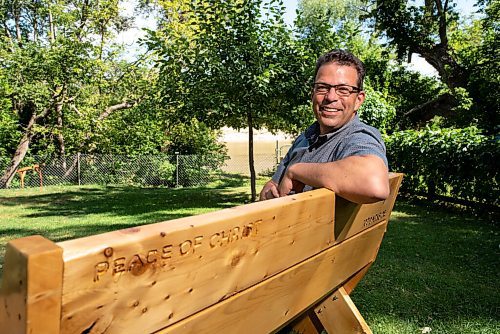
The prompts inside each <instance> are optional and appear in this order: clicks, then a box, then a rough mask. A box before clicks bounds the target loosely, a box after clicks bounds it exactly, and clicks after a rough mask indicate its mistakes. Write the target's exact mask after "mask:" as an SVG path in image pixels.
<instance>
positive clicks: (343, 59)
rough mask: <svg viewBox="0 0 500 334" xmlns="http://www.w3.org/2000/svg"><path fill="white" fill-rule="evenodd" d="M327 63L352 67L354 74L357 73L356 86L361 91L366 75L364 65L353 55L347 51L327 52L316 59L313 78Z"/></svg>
mask: <svg viewBox="0 0 500 334" xmlns="http://www.w3.org/2000/svg"><path fill="white" fill-rule="evenodd" d="M328 63H337V64H339V65H344V66H352V67H354V68H355V69H356V72H357V73H358V82H357V86H358V87H359V89H363V80H364V78H365V73H366V71H365V65H364V64H363V62H362V61H361V60H359V59H358V58H357V57H356V56H355V55H353V54H352V53H350V52H348V51H345V50H339V49H334V50H331V51H328V52H327V53H325V54H324V55H322V56H321V57H319V58H318V61H317V62H316V70H315V71H314V78H316V75H317V74H318V71H319V68H320V67H321V66H323V65H324V64H328Z"/></svg>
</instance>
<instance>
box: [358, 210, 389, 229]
mask: <svg viewBox="0 0 500 334" xmlns="http://www.w3.org/2000/svg"><path fill="white" fill-rule="evenodd" d="M386 215H387V210H384V211H381V212H378V213H376V214H374V215H373V216H370V217H367V218H365V220H363V227H369V226H372V225H373V224H375V223H378V222H379V221H381V220H383V219H384V218H385V217H386Z"/></svg>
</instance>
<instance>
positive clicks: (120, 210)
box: [0, 179, 500, 334]
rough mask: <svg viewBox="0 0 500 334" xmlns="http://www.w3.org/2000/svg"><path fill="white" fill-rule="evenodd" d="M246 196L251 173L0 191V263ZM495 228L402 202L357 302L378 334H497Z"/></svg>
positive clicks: (499, 241) (499, 262)
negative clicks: (35, 248) (198, 183)
mask: <svg viewBox="0 0 500 334" xmlns="http://www.w3.org/2000/svg"><path fill="white" fill-rule="evenodd" d="M260 181H261V184H262V180H260ZM258 187H259V188H260V186H258ZM248 200H249V194H248V181H247V180H245V179H233V180H231V181H227V182H225V183H223V182H220V183H218V184H213V185H211V186H208V187H204V188H179V189H161V188H137V187H127V186H108V187H105V186H82V187H77V186H65V187H46V188H44V189H43V190H39V189H23V190H19V189H17V190H0V263H3V256H4V251H5V244H6V243H7V242H8V241H9V240H11V239H14V238H19V237H23V236H28V235H33V234H41V235H43V236H45V237H47V238H50V239H52V240H54V241H61V240H66V239H72V238H77V237H81V236H86V235H91V234H96V233H102V232H106V231H111V230H116V229H121V228H126V227H131V226H135V225H143V224H148V223H153V222H158V221H163V220H169V219H175V218H179V217H184V216H188V215H193V214H200V213H205V212H209V211H213V210H218V209H222V208H227V207H232V206H235V205H239V204H243V203H245V202H248ZM499 233H500V229H499V228H498V226H495V225H493V224H491V223H487V222H480V221H477V220H476V219H475V218H474V217H472V216H469V215H467V214H463V213H462V214H454V213H447V212H445V211H442V210H438V209H428V208H425V207H424V206H417V205H412V204H408V203H405V202H403V201H398V202H397V204H396V208H395V210H394V212H393V215H392V217H391V223H390V224H389V229H388V231H387V234H386V236H385V238H384V241H383V243H382V247H381V249H380V253H379V256H378V258H377V261H376V262H375V264H374V265H373V266H372V268H371V269H370V271H369V272H368V274H367V276H366V277H365V278H364V279H363V280H362V281H361V283H360V285H359V286H358V287H357V288H356V290H354V293H353V294H352V298H353V300H354V302H355V303H356V305H357V306H358V308H359V309H360V312H361V314H362V315H363V316H364V317H365V319H366V321H367V322H368V324H369V325H370V327H371V328H372V330H373V331H374V333H379V334H391V333H394V334H399V333H422V329H423V328H424V327H429V328H431V332H430V333H432V334H437V333H484V334H493V333H500V294H499V292H498V291H499V289H498V286H499V282H500V280H499V278H500V269H499V268H500V251H499V245H500V236H499Z"/></svg>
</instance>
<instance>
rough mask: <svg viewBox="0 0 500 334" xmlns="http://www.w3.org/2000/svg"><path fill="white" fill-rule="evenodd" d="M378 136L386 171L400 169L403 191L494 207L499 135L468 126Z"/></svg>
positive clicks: (496, 186)
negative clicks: (383, 145) (384, 150)
mask: <svg viewBox="0 0 500 334" xmlns="http://www.w3.org/2000/svg"><path fill="white" fill-rule="evenodd" d="M384 140H385V143H386V146H387V155H388V159H389V164H390V166H391V170H393V171H398V172H403V173H405V174H406V176H405V179H404V182H403V185H402V188H401V190H402V191H403V192H406V193H409V194H416V193H422V192H423V193H426V194H428V195H431V196H432V195H445V196H452V197H456V198H459V199H464V200H468V201H477V202H480V203H484V204H491V205H494V206H498V204H499V203H498V199H499V197H500V196H499V191H498V168H497V162H498V161H499V159H500V154H499V138H495V137H493V136H486V135H483V134H482V133H481V130H479V129H478V128H476V127H473V126H471V127H468V128H462V129H453V128H440V129H433V128H430V127H427V128H425V129H422V130H406V131H400V132H395V133H393V134H392V135H390V136H385V138H384Z"/></svg>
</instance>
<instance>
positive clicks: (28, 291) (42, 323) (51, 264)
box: [0, 235, 63, 334]
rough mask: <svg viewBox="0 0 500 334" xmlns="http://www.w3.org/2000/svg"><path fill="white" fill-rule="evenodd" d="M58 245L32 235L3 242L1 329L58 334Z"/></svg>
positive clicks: (9, 331)
mask: <svg viewBox="0 0 500 334" xmlns="http://www.w3.org/2000/svg"><path fill="white" fill-rule="evenodd" d="M62 272H63V261H62V249H61V248H60V247H58V246H57V245H56V244H55V243H53V242H52V241H50V240H48V239H45V238H43V237H42V236H39V235H35V236H30V237H25V238H21V239H16V240H13V241H11V242H9V243H8V244H7V250H6V254H5V264H4V275H3V278H2V288H1V291H0V303H1V304H0V307H1V311H0V329H1V331H2V333H4V332H5V333H9V334H17V333H23V334H24V333H40V334H45V333H46V334H58V333H59V327H60V314H61V292H62V289H61V287H62Z"/></svg>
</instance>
